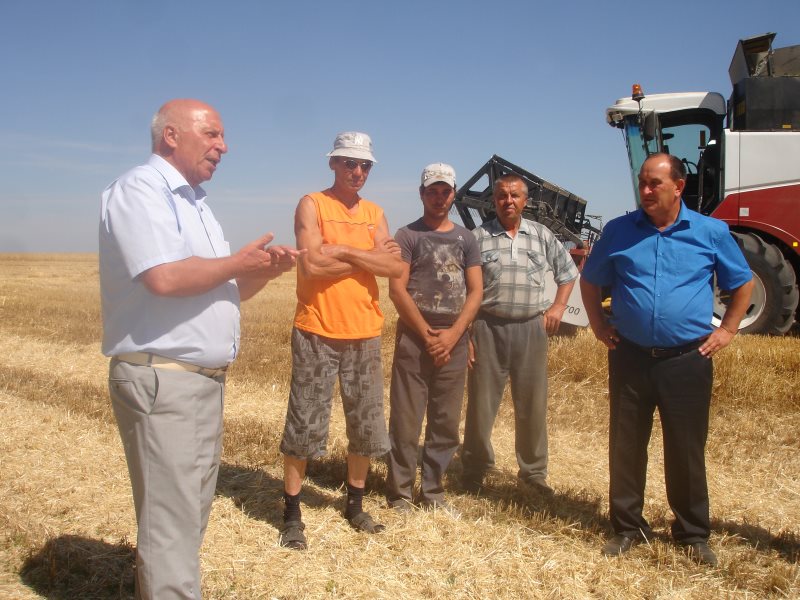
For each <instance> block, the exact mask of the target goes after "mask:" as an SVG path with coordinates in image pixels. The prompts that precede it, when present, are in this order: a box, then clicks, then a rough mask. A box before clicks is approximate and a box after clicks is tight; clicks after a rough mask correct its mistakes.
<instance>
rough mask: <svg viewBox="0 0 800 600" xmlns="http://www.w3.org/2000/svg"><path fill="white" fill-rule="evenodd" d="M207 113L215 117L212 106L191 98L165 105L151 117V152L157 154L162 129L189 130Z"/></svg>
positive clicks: (178, 99) (215, 112)
mask: <svg viewBox="0 0 800 600" xmlns="http://www.w3.org/2000/svg"><path fill="white" fill-rule="evenodd" d="M208 112H212V113H214V114H215V115H216V116H217V117H219V115H218V114H217V111H215V110H214V108H213V107H212V106H209V105H208V104H206V103H205V102H201V101H200V100H193V99H191V98H176V99H175V100H170V101H169V102H167V103H165V104H164V105H163V106H162V107H161V108H159V109H158V112H157V113H156V114H154V115H153V120H152V122H151V124H150V137H151V138H152V142H153V152H155V153H156V154H159V152H158V149H159V146H160V144H161V142H162V139H161V138H162V136H163V133H164V128H165V127H166V126H167V125H172V126H176V127H178V128H179V129H183V130H186V129H190V128H191V124H192V122H193V121H194V120H196V119H198V118H201V116H202V115H204V114H207V113H208Z"/></svg>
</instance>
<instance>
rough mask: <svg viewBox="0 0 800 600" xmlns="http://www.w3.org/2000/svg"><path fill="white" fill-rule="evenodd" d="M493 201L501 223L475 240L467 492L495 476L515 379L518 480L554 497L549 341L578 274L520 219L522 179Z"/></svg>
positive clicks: (547, 238) (545, 234)
mask: <svg viewBox="0 0 800 600" xmlns="http://www.w3.org/2000/svg"><path fill="white" fill-rule="evenodd" d="M493 197H494V206H495V212H496V213H497V217H496V218H495V219H493V220H491V221H487V222H486V223H484V224H483V225H481V226H480V227H478V228H476V229H475V230H474V232H473V233H474V234H475V237H476V238H477V240H478V246H479V247H480V251H481V265H482V268H483V300H482V302H481V308H480V311H479V312H478V317H477V318H476V319H475V321H474V323H473V325H472V335H471V342H472V352H471V353H470V366H471V370H470V374H469V382H468V394H469V400H468V404H467V417H466V425H465V430H464V446H463V451H462V456H461V460H462V464H463V467H464V472H463V485H464V488H465V489H467V490H468V491H472V492H478V491H480V489H481V487H482V485H483V479H484V477H485V475H486V473H487V472H489V471H490V470H492V469H493V468H494V464H495V458H494V449H493V448H492V443H491V434H492V427H493V425H494V421H495V418H496V417H497V410H498V408H499V407H500V399H501V398H502V396H503V390H504V388H505V385H506V381H507V380H508V379H510V380H511V398H512V400H513V403H514V426H515V432H516V433H515V448H516V455H517V463H518V465H519V471H518V473H517V476H518V477H519V479H520V480H521V481H523V482H524V483H527V484H529V485H531V486H533V489H536V490H538V491H539V492H542V493H545V494H548V495H549V494H552V492H553V490H552V489H551V488H550V486H549V485H548V484H547V422H546V417H547V336H548V334H550V335H552V334H553V333H555V332H556V331H557V330H558V326H559V324H560V323H561V318H562V316H563V314H564V310H565V309H566V307H567V299H568V298H569V295H570V292H571V291H572V287H573V285H574V284H575V280H576V278H577V277H578V270H577V267H576V266H575V263H574V261H573V260H572V258H571V257H570V255H569V253H568V252H567V250H566V249H565V248H564V246H563V244H561V242H559V241H558V239H556V237H555V236H554V235H553V233H552V232H551V231H550V230H549V229H548V228H547V227H545V226H544V225H542V224H540V223H535V222H533V221H528V220H526V219H523V218H522V209H523V208H524V207H525V203H526V201H527V199H528V187H527V185H526V184H525V181H524V180H523V179H522V178H521V177H519V176H518V175H515V174H513V173H509V174H506V175H503V176H502V177H500V178H498V179H497V180H496V181H495V183H494V193H493ZM548 270H552V271H553V277H554V279H555V282H556V285H557V286H558V289H557V291H556V296H555V301H554V302H553V303H552V304H551V303H550V302H549V301H548V300H547V299H545V295H544V281H545V274H546V272H547V271H548Z"/></svg>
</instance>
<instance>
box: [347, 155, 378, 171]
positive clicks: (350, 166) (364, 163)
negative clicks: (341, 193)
mask: <svg viewBox="0 0 800 600" xmlns="http://www.w3.org/2000/svg"><path fill="white" fill-rule="evenodd" d="M342 164H343V165H344V168H345V169H347V170H348V171H355V170H356V167H361V170H362V171H364V173H369V170H370V169H371V168H372V161H371V160H353V159H350V158H346V159H343V160H342Z"/></svg>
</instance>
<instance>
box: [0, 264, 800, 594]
mask: <svg viewBox="0 0 800 600" xmlns="http://www.w3.org/2000/svg"><path fill="white" fill-rule="evenodd" d="M384 290H385V287H384ZM382 301H383V307H384V311H385V313H386V316H387V325H386V327H385V330H384V331H385V335H384V343H383V348H384V369H385V372H386V374H387V375H388V369H389V366H390V363H391V353H392V345H393V341H394V336H393V329H394V325H393V324H394V321H395V320H396V313H395V311H394V309H393V308H392V307H391V304H390V303H389V302H388V298H387V297H386V294H384V298H383V300H382ZM293 307H294V275H293V274H291V273H289V274H286V275H284V276H283V277H281V278H280V279H278V280H276V281H274V282H272V283H271V284H270V285H269V286H268V288H267V289H266V290H265V291H264V292H262V293H261V294H260V295H259V296H257V297H256V298H255V299H253V300H251V301H250V302H248V303H245V304H244V305H243V309H242V317H243V340H242V341H243V344H242V346H243V347H242V353H241V355H240V357H239V359H238V360H237V361H236V363H235V364H234V366H233V367H232V369H231V372H230V375H229V377H228V388H227V397H226V416H225V447H224V452H223V464H222V468H221V475H220V479H219V483H218V489H217V496H216V499H215V502H214V508H213V511H212V514H211V520H210V523H209V528H208V532H207V535H206V538H205V544H204V546H203V552H202V571H203V592H204V597H205V598H220V599H221V598H232V599H262V598H263V599H267V598H285V599H289V598H293V599H295V598H296V599H300V598H392V599H395V598H412V599H413V598H698V599H699V598H702V599H703V600H707V599H715V598H796V597H798V596H800V570H799V569H798V558H800V338H798V337H797V336H794V337H786V338H782V339H776V338H760V337H755V336H752V337H737V338H736V339H735V340H734V342H733V344H732V345H731V346H730V347H729V348H728V349H727V350H725V351H724V352H723V353H722V354H721V355H720V356H718V357H717V358H715V359H714V361H715V369H716V381H715V389H714V399H713V403H712V420H711V432H710V436H709V444H708V451H707V455H708V471H709V485H710V491H711V506H712V527H713V532H712V537H711V545H712V547H713V548H714V549H715V550H716V551H717V553H718V556H719V559H720V567H719V568H717V569H709V568H706V567H701V566H698V565H696V564H694V563H693V562H692V561H690V560H689V558H687V557H686V556H685V555H684V554H683V553H682V552H681V550H680V549H678V548H676V547H674V546H673V545H672V544H671V543H670V542H669V537H668V531H669V522H670V513H669V508H668V506H667V504H666V499H665V495H664V489H663V459H662V454H661V439H660V432H659V430H658V427H656V430H655V432H654V436H653V437H654V439H653V442H652V444H651V452H650V468H649V471H648V488H647V502H646V506H645V510H646V516H647V517H648V518H649V520H650V522H651V524H652V525H653V526H654V528H655V529H656V532H657V533H658V535H657V537H656V539H655V540H654V541H653V542H651V543H650V544H648V545H640V546H637V547H636V548H635V549H634V550H632V551H631V552H630V553H629V554H628V555H626V556H625V557H622V558H619V559H608V558H604V557H602V556H601V555H600V552H599V549H600V547H601V545H602V544H603V542H604V540H605V538H606V536H607V534H608V531H609V525H608V513H607V511H608V505H607V496H606V493H607V486H608V471H607V468H608V464H607V428H608V415H607V394H606V370H605V366H606V357H605V352H604V350H603V347H602V346H601V345H600V344H599V343H597V342H596V341H595V340H594V339H593V338H592V336H591V335H590V334H589V332H588V331H582V332H580V333H579V334H578V335H577V336H574V337H569V338H554V339H552V340H551V347H550V355H549V369H550V375H549V381H550V409H549V415H548V423H549V430H550V451H551V466H550V483H551V485H552V486H553V487H554V488H555V491H556V493H555V496H554V497H552V498H544V497H541V496H539V495H537V494H536V493H535V492H531V491H527V490H523V489H520V488H518V487H517V484H516V477H515V473H516V465H515V460H514V451H513V417H512V413H511V408H510V403H509V402H508V401H507V400H508V399H505V400H504V403H503V406H502V407H501V414H500V417H499V419H498V423H497V425H496V428H495V432H494V437H493V440H494V443H495V449H496V451H497V455H498V470H497V472H496V473H494V474H493V475H492V476H491V479H490V481H489V484H490V489H489V491H488V493H487V494H486V495H485V496H482V497H475V496H470V495H468V494H465V493H463V492H462V491H461V489H460V487H459V485H458V475H459V474H460V469H461V466H460V462H459V459H458V456H456V459H455V461H454V463H453V465H452V466H451V469H450V474H449V479H448V483H447V488H448V492H449V498H450V499H451V500H452V504H453V505H455V507H457V508H458V509H459V510H460V511H461V512H462V513H463V514H462V517H461V518H460V519H458V520H454V519H452V518H450V517H449V516H447V515H445V514H441V513H428V512H415V513H413V514H411V515H409V516H403V515H397V514H394V513H392V512H391V511H390V510H389V509H387V508H386V506H385V501H384V499H383V480H384V477H385V472H386V468H385V465H384V464H383V463H382V462H377V463H375V464H374V465H373V468H372V471H371V474H370V478H369V480H368V488H369V489H368V492H369V495H368V498H367V499H366V501H365V503H366V508H367V509H368V510H370V511H371V512H372V513H373V514H374V515H375V516H376V517H378V519H379V520H381V521H382V522H384V523H385V524H386V525H387V530H386V531H385V532H384V533H382V534H380V535H377V536H367V535H365V534H358V533H355V532H354V531H352V530H351V529H350V528H349V527H348V526H347V524H346V522H345V521H344V520H343V519H342V517H341V511H342V508H343V490H342V482H343V479H344V473H345V468H344V456H345V448H346V439H345V437H344V424H343V419H342V416H341V409H338V410H334V415H335V416H334V423H333V425H332V430H331V440H330V444H329V449H330V453H329V456H328V457H326V458H325V459H323V460H319V461H316V462H314V463H312V465H311V466H310V468H309V476H308V480H307V482H306V485H305V488H304V505H303V515H304V520H305V521H306V523H307V530H306V533H307V535H308V538H309V544H310V548H309V550H308V551H307V552H295V551H290V550H285V549H283V548H280V547H279V546H278V544H277V539H278V530H277V527H278V526H279V524H280V521H281V512H282V502H281V474H282V461H281V456H280V453H279V451H278V444H279V441H280V435H281V431H282V427H283V417H284V411H285V407H286V399H287V394H288V381H289V373H290V366H291V365H290V357H289V335H290V328H291V317H292V314H293ZM100 335H101V323H100V308H99V292H98V281H97V258H96V256H93V255H10V254H6V255H0V348H3V352H2V353H0V411H1V412H0V414H2V416H3V423H2V428H1V429H0V598H14V599H17V598H19V599H26V598H54V599H55V598H64V599H66V598H80V599H92V598H98V599H99V598H102V599H111V598H130V597H132V593H133V586H132V564H133V547H134V543H135V539H136V525H135V519H134V514H133V505H132V501H131V496H130V487H129V483H128V476H127V470H126V466H125V461H124V457H123V453H122V448H121V444H120V442H119V437H118V434H117V430H116V425H115V422H114V419H113V415H112V413H111V408H110V403H109V401H108V396H107V390H106V377H107V359H105V358H104V357H103V356H102V355H101V354H100V351H99V347H100V345H99V340H100ZM387 384H388V379H387ZM387 390H388V386H387ZM387 393H388V391H387ZM387 404H388V402H387ZM387 418H388V415H387Z"/></svg>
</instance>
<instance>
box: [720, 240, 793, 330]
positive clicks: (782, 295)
mask: <svg viewBox="0 0 800 600" xmlns="http://www.w3.org/2000/svg"><path fill="white" fill-rule="evenodd" d="M732 235H733V237H734V239H736V243H737V244H739V248H740V249H741V250H742V254H744V257H745V259H746V260H747V264H748V265H750V269H751V270H752V271H753V279H754V283H755V285H756V288H757V289H754V290H753V301H752V303H751V306H750V308H749V309H748V312H747V315H745V318H744V319H743V320H742V325H741V326H740V327H741V329H740V330H739V331H740V332H741V333H760V334H766V335H783V334H785V333H786V332H787V331H789V329H790V328H791V327H792V324H793V323H794V315H795V310H796V309H797V301H798V291H797V282H796V278H795V273H794V269H792V265H791V264H790V263H789V261H788V260H786V258H785V257H784V256H783V254H781V251H780V250H778V248H777V246H775V245H774V244H769V243H767V242H765V241H764V240H763V239H761V238H760V237H759V236H757V235H755V234H753V233H739V232H736V233H733V234H732ZM759 287H760V289H758V288H759Z"/></svg>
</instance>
